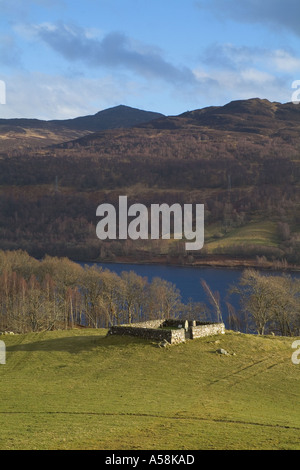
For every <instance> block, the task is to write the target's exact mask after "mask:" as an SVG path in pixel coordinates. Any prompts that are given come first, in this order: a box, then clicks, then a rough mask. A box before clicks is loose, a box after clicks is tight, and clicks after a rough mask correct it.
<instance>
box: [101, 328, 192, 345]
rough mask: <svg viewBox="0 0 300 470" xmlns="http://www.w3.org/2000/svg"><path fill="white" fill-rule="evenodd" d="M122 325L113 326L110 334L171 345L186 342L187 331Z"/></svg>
mask: <svg viewBox="0 0 300 470" xmlns="http://www.w3.org/2000/svg"><path fill="white" fill-rule="evenodd" d="M136 325H137V324H135V325H134V326H133V325H131V326H128V325H122V326H112V327H111V328H110V330H109V332H108V334H112V335H122V336H136V337H139V338H144V339H153V340H155V341H164V340H165V341H168V343H170V344H176V343H182V342H183V341H185V331H184V330H183V329H181V330H164V329H162V328H146V327H141V328H140V327H138V326H136Z"/></svg>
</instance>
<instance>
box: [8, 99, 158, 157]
mask: <svg viewBox="0 0 300 470" xmlns="http://www.w3.org/2000/svg"><path fill="white" fill-rule="evenodd" d="M161 116H162V114H160V113H154V112H151V111H144V110H140V109H135V108H131V107H129V106H124V105H120V106H115V107H113V108H110V109H105V110H103V111H99V112H98V113H96V114H95V115H90V116H82V117H78V118H74V119H62V120H50V121H44V120H40V119H0V142H1V149H0V153H2V152H3V150H12V149H20V148H26V149H30V148H32V147H37V146H38V147H45V146H48V145H53V144H57V143H61V142H65V141H69V140H74V139H76V138H79V137H81V136H83V135H86V134H89V133H91V132H96V131H100V130H106V129H118V128H130V127H132V126H135V125H137V124H141V123H144V122H148V121H151V120H152V119H156V118H158V117H161Z"/></svg>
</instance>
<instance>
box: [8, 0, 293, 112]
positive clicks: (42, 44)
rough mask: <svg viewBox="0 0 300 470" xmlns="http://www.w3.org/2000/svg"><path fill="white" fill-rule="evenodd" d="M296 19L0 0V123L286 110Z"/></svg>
mask: <svg viewBox="0 0 300 470" xmlns="http://www.w3.org/2000/svg"><path fill="white" fill-rule="evenodd" d="M299 17H300V2H299V0H263V1H261V0H150V1H149V0H85V1H84V2H83V1H82V0H81V1H77V0H0V87H2V89H1V88H0V102H1V91H2V95H3V83H5V85H6V103H5V104H0V117H5V118H9V117H36V118H40V119H65V118H72V117H76V116H82V115H86V114H94V113H96V112H97V111H100V110H102V109H106V108H109V107H112V106H116V105H119V104H125V105H128V106H132V107H136V108H140V109H146V110H151V111H158V112H161V113H163V114H166V115H174V114H179V113H182V112H185V111H187V110H192V109H196V108H202V107H205V106H211V105H223V104H225V103H227V102H229V101H232V100H236V99H246V98H253V97H259V98H267V99H269V100H270V101H279V102H287V101H291V100H292V98H291V97H292V93H293V91H294V90H293V89H292V83H293V81H295V80H300V26H299V24H300V23H299ZM2 101H3V99H2Z"/></svg>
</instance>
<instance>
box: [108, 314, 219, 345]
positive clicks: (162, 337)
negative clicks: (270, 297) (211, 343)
mask: <svg viewBox="0 0 300 470" xmlns="http://www.w3.org/2000/svg"><path fill="white" fill-rule="evenodd" d="M224 333H225V325H224V323H209V322H199V321H188V320H178V319H168V320H152V321H148V322H140V323H131V324H126V325H114V326H111V328H110V329H109V331H108V334H112V335H125V336H136V337H140V338H145V339H153V340H154V341H158V342H161V341H167V342H168V343H170V344H178V343H182V342H184V341H185V340H187V339H195V338H203V337H205V336H212V335H219V334H224Z"/></svg>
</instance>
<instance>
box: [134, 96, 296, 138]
mask: <svg viewBox="0 0 300 470" xmlns="http://www.w3.org/2000/svg"><path fill="white" fill-rule="evenodd" d="M195 126H197V127H202V128H203V129H211V130H215V131H225V132H242V133H246V134H247V133H250V134H252V133H254V134H259V135H268V136H281V135H282V136H284V135H286V133H287V131H288V130H290V131H291V132H292V133H293V131H294V130H297V131H299V130H300V106H297V105H295V104H293V103H285V104H281V103H277V102H270V101H268V100H266V99H259V98H252V99H248V100H237V101H231V102H230V103H228V104H226V105H224V106H210V107H207V108H203V109H196V110H194V111H188V112H185V113H183V114H180V115H179V116H173V117H167V118H162V119H159V120H155V121H154V122H152V123H150V124H145V125H143V124H142V125H141V127H147V128H157V129H161V128H166V129H168V128H169V129H172V128H174V129H176V128H177V129H178V128H192V127H195Z"/></svg>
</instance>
